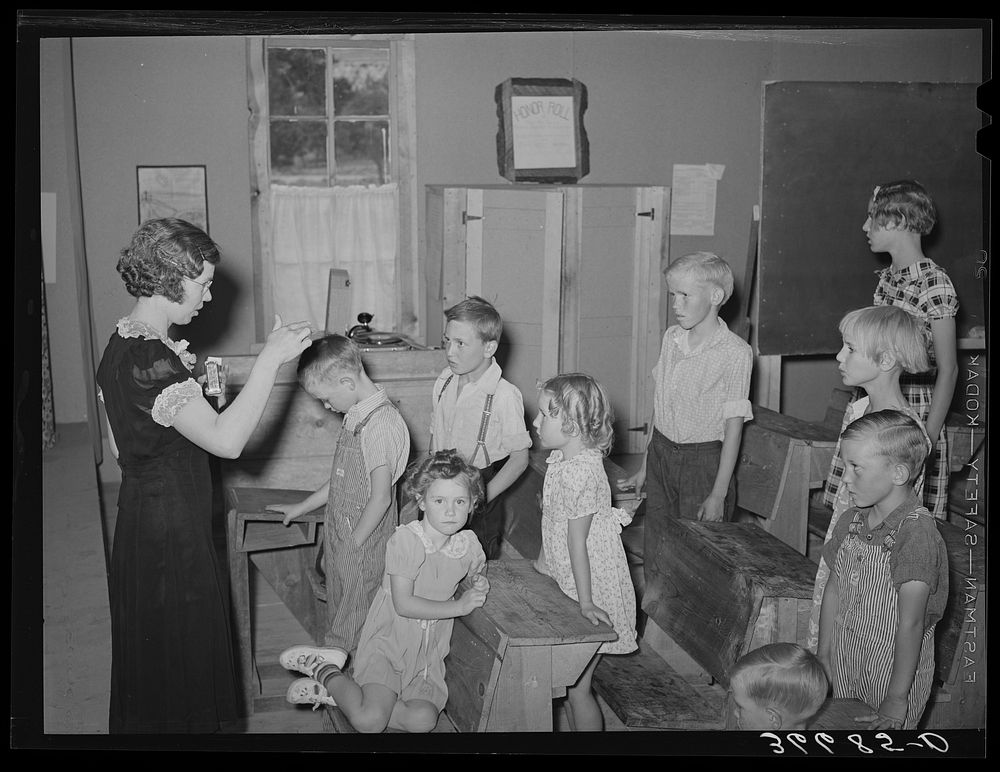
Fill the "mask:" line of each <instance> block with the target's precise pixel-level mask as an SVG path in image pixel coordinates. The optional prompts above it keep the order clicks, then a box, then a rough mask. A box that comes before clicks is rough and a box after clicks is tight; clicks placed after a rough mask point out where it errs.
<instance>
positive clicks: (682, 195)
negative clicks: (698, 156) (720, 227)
mask: <svg viewBox="0 0 1000 772" xmlns="http://www.w3.org/2000/svg"><path fill="white" fill-rule="evenodd" d="M725 169H726V167H725V165H724V164H674V173H673V183H672V187H671V190H670V235H672V236H714V235H715V196H716V186H717V184H718V181H719V180H721V179H722V173H723V172H724V171H725Z"/></svg>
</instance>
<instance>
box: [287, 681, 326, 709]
mask: <svg viewBox="0 0 1000 772" xmlns="http://www.w3.org/2000/svg"><path fill="white" fill-rule="evenodd" d="M285 699H286V700H288V701H289V702H290V703H292V704H293V705H312V706H313V710H316V709H317V708H319V706H320V705H331V706H336V704H337V703H336V702H334V701H333V697H331V696H330V695H329V694H328V693H327V691H326V687H325V686H323V684H321V683H320V682H319V681H314V680H313V679H311V678H296V679H295V680H294V681H292V683H291V685H290V686H289V687H288V691H287V692H286V693H285Z"/></svg>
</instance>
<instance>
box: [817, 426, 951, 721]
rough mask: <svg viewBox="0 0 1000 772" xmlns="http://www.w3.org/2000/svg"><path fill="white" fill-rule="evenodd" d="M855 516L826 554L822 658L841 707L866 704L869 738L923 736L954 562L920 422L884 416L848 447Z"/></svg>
mask: <svg viewBox="0 0 1000 772" xmlns="http://www.w3.org/2000/svg"><path fill="white" fill-rule="evenodd" d="M840 448H841V457H842V458H843V460H844V467H845V469H844V478H843V482H844V485H845V486H846V487H847V491H848V493H849V495H850V498H851V504H852V507H851V508H849V509H848V510H847V511H845V512H844V514H843V516H842V517H841V518H840V520H839V522H838V523H837V525H836V526H835V528H834V532H833V535H832V536H831V538H830V540H829V541H828V542H827V543H826V545H825V546H824V548H823V558H824V559H825V560H826V562H827V564H828V565H829V566H831V571H830V578H829V580H828V581H827V584H826V590H825V591H824V594H823V605H822V608H821V611H820V623H819V648H818V651H817V655H818V656H819V660H820V662H822V663H823V667H824V668H825V669H826V672H827V675H828V676H829V678H830V682H831V684H832V685H833V696H834V697H841V698H843V697H847V698H854V699H859V700H861V701H862V702H864V703H866V704H867V705H868V706H869V707H870V708H871V709H872V710H873V711H874V714H873V715H868V716H861V717H858V718H857V719H856V720H857V721H862V722H865V723H866V724H867V728H868V729H915V728H916V727H917V723H918V722H919V721H920V717H921V715H922V714H923V712H924V706H925V705H926V704H927V698H928V697H929V696H930V690H931V683H932V681H933V678H934V626H935V625H936V624H937V622H938V620H940V619H941V616H942V614H943V613H944V607H945V604H946V602H947V600H948V554H947V552H946V550H945V544H944V539H942V538H941V534H940V533H939V532H938V528H937V524H936V522H935V520H934V517H933V516H932V515H931V514H930V512H929V511H928V510H927V508H926V507H924V506H922V505H921V504H920V501H919V500H918V499H917V496H916V494H915V493H914V490H913V481H914V479H915V478H916V477H917V475H918V474H919V472H920V470H921V469H922V468H923V465H924V460H925V459H926V457H927V452H928V449H927V438H926V435H925V433H924V431H923V429H922V428H921V427H920V425H919V424H918V423H917V422H916V421H915V420H913V418H911V417H909V416H907V415H905V414H903V413H901V412H899V411H897V410H879V411H876V412H872V413H868V414H867V415H865V416H863V417H861V418H859V419H858V420H856V421H854V422H853V423H851V424H850V425H848V427H847V428H846V429H845V430H844V432H843V434H842V435H841V438H840Z"/></svg>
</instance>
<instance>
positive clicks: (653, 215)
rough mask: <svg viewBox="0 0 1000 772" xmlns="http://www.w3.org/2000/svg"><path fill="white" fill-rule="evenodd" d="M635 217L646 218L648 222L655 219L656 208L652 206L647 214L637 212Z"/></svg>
mask: <svg viewBox="0 0 1000 772" xmlns="http://www.w3.org/2000/svg"><path fill="white" fill-rule="evenodd" d="M636 217H648V218H649V219H650V220H655V219H656V207H655V206H654V207H653V208H652V209H650V210H649V211H648V212H638V213H637V214H636Z"/></svg>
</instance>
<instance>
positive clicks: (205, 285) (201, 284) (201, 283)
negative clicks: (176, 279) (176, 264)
mask: <svg viewBox="0 0 1000 772" xmlns="http://www.w3.org/2000/svg"><path fill="white" fill-rule="evenodd" d="M182 278H183V279H184V280H185V281H189V282H191V283H192V284H197V285H198V286H199V287H201V294H202V296H203V297H204V296H205V295H207V294H208V289H209V287H211V286H212V280H211V279H209V280H208V281H195V280H194V279H190V278H188V277H187V276H184V277H182Z"/></svg>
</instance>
